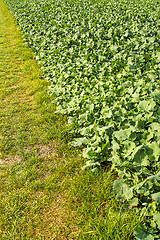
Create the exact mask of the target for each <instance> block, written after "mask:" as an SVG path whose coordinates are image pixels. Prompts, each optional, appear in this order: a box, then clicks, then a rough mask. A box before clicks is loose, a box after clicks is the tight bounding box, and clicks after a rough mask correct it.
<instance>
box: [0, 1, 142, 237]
mask: <svg viewBox="0 0 160 240" xmlns="http://www.w3.org/2000/svg"><path fill="white" fill-rule="evenodd" d="M0 6H1V8H0V101H1V104H0V130H1V132H0V202H1V204H0V216H1V217H0V238H1V239H7V240H8V239H9V240H11V239H14V240H15V239H80V240H83V239H87V240H88V239H95V240H97V239H104V240H106V239H117V240H118V239H121V240H122V239H134V238H133V236H132V231H133V228H134V226H135V224H136V221H137V219H136V216H134V214H133V213H132V212H131V211H130V212H128V211H127V210H126V211H124V210H123V209H122V206H121V205H119V204H118V203H117V202H115V197H114V195H113V193H112V180H113V178H114V175H112V174H111V173H110V172H109V171H108V170H107V171H105V170H101V172H97V173H92V172H87V171H82V170H81V166H82V165H83V164H84V162H85V161H83V159H82V158H81V157H80V151H79V150H78V149H74V148H72V147H71V146H70V144H69V142H70V140H71V137H72V136H71V135H70V133H69V130H70V129H69V127H68V125H67V124H66V118H65V117H62V116H61V115H57V114H55V113H54V112H55V106H54V105H53V104H52V103H51V100H52V99H51V97H50V96H48V95H47V91H46V89H47V86H48V83H47V82H46V81H45V80H44V79H42V78H41V77H40V76H41V75H42V72H41V70H40V67H39V66H38V65H37V63H36V61H35V59H34V58H33V55H32V52H31V50H30V49H28V48H27V47H26V46H25V44H24V42H23V38H22V36H21V33H20V32H19V31H18V30H17V29H16V26H15V22H14V19H13V18H12V16H11V14H10V13H9V12H8V10H7V8H6V5H5V4H4V3H3V1H2V0H0Z"/></svg>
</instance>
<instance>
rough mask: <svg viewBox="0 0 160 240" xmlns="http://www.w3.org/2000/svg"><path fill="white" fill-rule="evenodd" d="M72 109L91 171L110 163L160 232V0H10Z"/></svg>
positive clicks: (58, 95) (119, 185)
mask: <svg viewBox="0 0 160 240" xmlns="http://www.w3.org/2000/svg"><path fill="white" fill-rule="evenodd" d="M5 2H6V3H7V5H8V8H9V9H10V11H11V12H12V13H13V16H14V17H15V19H16V21H17V24H18V27H19V28H20V29H21V30H22V32H23V36H24V38H25V41H26V42H27V44H28V46H29V47H30V48H31V49H32V51H33V53H34V55H35V58H36V60H37V61H38V63H39V64H40V66H41V69H42V71H43V77H44V78H45V79H47V80H48V81H49V82H50V87H49V90H48V91H49V94H51V95H54V97H55V98H54V100H53V103H55V104H56V105H57V109H56V110H57V113H61V114H65V115H67V116H68V123H69V124H70V125H71V127H72V136H73V137H74V140H73V141H72V145H73V146H74V147H80V148H82V153H83V157H84V158H86V159H87V160H86V165H85V166H84V167H83V169H85V168H90V169H91V170H92V171H93V172H94V171H98V169H100V168H101V167H102V166H106V165H108V164H109V165H111V166H112V167H111V168H112V170H114V171H116V172H117V173H118V178H117V179H116V180H115V181H114V183H113V192H114V193H115V195H116V199H117V200H118V201H120V202H125V203H126V207H128V208H134V210H135V211H136V212H137V213H139V214H140V218H143V219H145V221H143V225H142V224H140V225H139V226H138V227H137V228H136V229H135V237H136V238H137V239H139V240H142V239H146V240H152V239H160V206H159V203H160V190H159V189H160V161H159V160H160V78H159V73H160V71H159V70H160V51H159V50H160V29H159V25H160V21H159V12H160V11H159V10H160V7H159V6H160V4H159V1H158V0H153V1H151V0H147V1H144V0H140V1H138V0H131V1H126V0H118V1H116V0H111V1H107V0H104V1H89V0H85V1H70V0H57V1H51V0H48V1H47V0H46V1H43V0H39V1H38V0H37V1H36V0H32V1H30V0H25V1H24V0H22V1H19V0H14V1H12V0H5Z"/></svg>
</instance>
